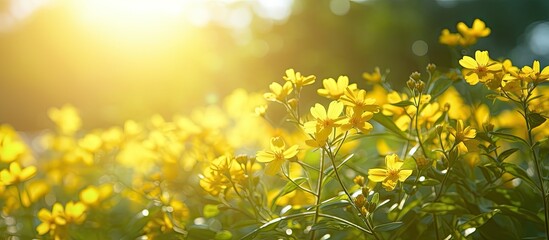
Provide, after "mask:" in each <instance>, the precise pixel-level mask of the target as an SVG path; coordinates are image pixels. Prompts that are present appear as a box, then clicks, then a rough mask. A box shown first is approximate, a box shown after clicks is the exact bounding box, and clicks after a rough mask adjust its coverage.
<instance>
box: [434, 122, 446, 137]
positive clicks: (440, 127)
mask: <svg viewBox="0 0 549 240" xmlns="http://www.w3.org/2000/svg"><path fill="white" fill-rule="evenodd" d="M435 130H436V131H437V134H438V135H440V134H442V131H444V126H442V124H437V126H436V127H435Z"/></svg>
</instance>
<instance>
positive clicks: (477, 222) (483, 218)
mask: <svg viewBox="0 0 549 240" xmlns="http://www.w3.org/2000/svg"><path fill="white" fill-rule="evenodd" d="M499 212H500V210H499V209H494V210H493V211H491V212H487V213H483V214H480V215H477V216H475V217H473V218H471V219H469V221H467V222H465V223H463V224H461V225H459V226H458V227H457V229H458V230H459V231H460V232H463V231H465V229H468V228H478V227H480V226H482V225H484V224H485V223H486V222H488V220H490V219H492V217H493V216H494V215H496V213H499Z"/></svg>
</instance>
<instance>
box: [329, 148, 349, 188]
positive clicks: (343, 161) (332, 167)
mask: <svg viewBox="0 0 549 240" xmlns="http://www.w3.org/2000/svg"><path fill="white" fill-rule="evenodd" d="M353 156H354V154H349V155H347V156H346V157H345V158H343V160H342V161H341V163H339V164H338V165H337V169H340V168H341V166H343V165H344V164H345V163H347V161H349V160H351V158H353ZM332 174H334V166H333V165H331V166H330V167H328V168H327V169H326V170H324V178H323V179H322V181H323V182H324V184H326V183H327V182H329V181H330V180H331V179H333V178H332V177H331V176H332Z"/></svg>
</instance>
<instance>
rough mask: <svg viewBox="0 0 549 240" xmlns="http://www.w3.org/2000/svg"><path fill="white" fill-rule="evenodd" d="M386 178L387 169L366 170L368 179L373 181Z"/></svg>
mask: <svg viewBox="0 0 549 240" xmlns="http://www.w3.org/2000/svg"><path fill="white" fill-rule="evenodd" d="M385 178H387V170H385V169H381V168H372V169H370V170H368V179H370V181H373V182H382V181H383V180H385Z"/></svg>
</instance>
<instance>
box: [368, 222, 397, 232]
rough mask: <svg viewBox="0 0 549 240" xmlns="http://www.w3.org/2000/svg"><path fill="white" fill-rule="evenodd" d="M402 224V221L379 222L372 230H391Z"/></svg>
mask: <svg viewBox="0 0 549 240" xmlns="http://www.w3.org/2000/svg"><path fill="white" fill-rule="evenodd" d="M402 224H404V223H403V222H391V223H384V224H380V225H377V226H375V227H374V231H375V232H387V231H392V230H395V229H397V228H399V227H400V226H402Z"/></svg>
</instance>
